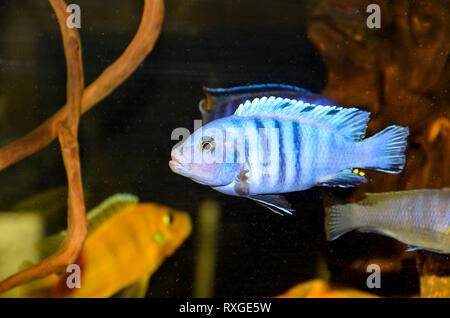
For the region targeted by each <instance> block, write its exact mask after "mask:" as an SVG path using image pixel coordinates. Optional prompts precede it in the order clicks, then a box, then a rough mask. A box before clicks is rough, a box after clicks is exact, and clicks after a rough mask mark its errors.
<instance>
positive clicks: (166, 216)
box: [163, 212, 173, 225]
mask: <svg viewBox="0 0 450 318" xmlns="http://www.w3.org/2000/svg"><path fill="white" fill-rule="evenodd" d="M163 222H164V224H167V225H169V224H172V222H173V215H172V213H170V212H168V213H166V214H164V217H163Z"/></svg>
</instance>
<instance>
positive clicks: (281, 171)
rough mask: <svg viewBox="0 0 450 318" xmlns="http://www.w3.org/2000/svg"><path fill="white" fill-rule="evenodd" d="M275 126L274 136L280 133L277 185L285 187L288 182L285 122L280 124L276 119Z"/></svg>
mask: <svg viewBox="0 0 450 318" xmlns="http://www.w3.org/2000/svg"><path fill="white" fill-rule="evenodd" d="M273 121H274V122H273V124H274V134H275V133H276V132H278V139H279V140H278V141H279V142H278V149H277V153H278V181H277V184H278V185H283V184H284V182H285V180H286V160H285V156H286V154H285V153H284V151H285V149H284V132H283V128H282V127H284V126H283V122H280V121H279V120H278V119H274V120H273Z"/></svg>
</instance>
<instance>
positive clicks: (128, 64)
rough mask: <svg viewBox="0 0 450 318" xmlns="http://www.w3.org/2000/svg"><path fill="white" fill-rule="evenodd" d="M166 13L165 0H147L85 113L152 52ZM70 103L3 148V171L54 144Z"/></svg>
mask: <svg viewBox="0 0 450 318" xmlns="http://www.w3.org/2000/svg"><path fill="white" fill-rule="evenodd" d="M163 16H164V2H163V0H145V5H144V11H143V14H142V19H141V23H140V25H139V28H138V31H137V33H136V35H135V36H134V38H133V40H132V41H131V43H130V44H129V46H128V47H127V48H126V49H125V51H124V52H123V54H122V55H121V56H120V57H119V58H118V59H117V60H116V61H115V62H114V63H113V64H111V65H110V66H109V67H108V68H107V69H106V70H105V71H104V72H103V73H102V74H101V75H100V76H99V77H98V78H97V79H96V80H95V81H94V82H93V83H92V84H90V85H89V86H88V87H87V88H86V89H85V90H84V93H83V98H82V101H81V112H82V113H85V112H86V111H88V110H89V109H91V108H92V107H93V106H94V105H95V104H96V103H98V102H99V101H101V100H102V99H103V98H105V97H106V96H108V95H109V94H110V93H111V92H112V91H113V90H114V89H116V88H117V87H118V86H119V85H120V84H122V82H123V81H125V80H126V79H127V78H128V77H129V76H130V75H131V74H132V73H133V72H134V71H135V69H136V68H137V67H138V66H139V65H140V64H141V63H142V61H143V60H144V59H145V57H146V56H147V55H148V54H149V53H150V52H151V51H152V49H153V47H154V45H155V42H156V40H157V38H158V35H159V33H160V31H161V25H162V21H163ZM67 106H68V105H64V107H62V108H61V109H60V110H59V111H58V112H56V113H55V114H54V115H53V116H52V117H50V118H49V119H47V120H46V121H45V122H44V123H42V124H41V125H40V126H38V127H37V128H36V129H34V130H33V131H31V132H30V133H29V134H27V135H25V136H24V137H22V138H20V139H18V140H16V141H13V142H11V143H10V144H8V145H6V146H4V147H3V148H0V171H1V170H3V169H5V168H6V167H8V166H10V165H12V164H14V163H16V162H18V161H20V160H22V159H23V158H26V157H28V156H30V155H32V154H34V153H35V152H37V151H39V150H41V149H42V148H44V147H45V146H47V145H48V144H50V143H51V142H52V141H53V140H54V139H55V138H56V137H57V136H58V128H57V126H58V123H59V122H60V121H61V120H62V119H63V118H64V116H65V113H66V109H67Z"/></svg>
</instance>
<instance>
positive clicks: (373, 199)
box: [358, 189, 450, 205]
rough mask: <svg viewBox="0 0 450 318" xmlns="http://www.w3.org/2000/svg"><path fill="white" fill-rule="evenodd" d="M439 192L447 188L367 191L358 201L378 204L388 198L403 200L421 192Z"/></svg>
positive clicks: (364, 203)
mask: <svg viewBox="0 0 450 318" xmlns="http://www.w3.org/2000/svg"><path fill="white" fill-rule="evenodd" d="M447 191H448V190H447ZM439 193H445V190H439V189H416V190H403V191H391V192H380V193H365V194H364V198H363V199H362V200H360V201H358V203H359V204H361V205H376V204H380V203H382V202H384V201H387V200H402V199H404V198H407V197H413V196H417V195H420V194H439ZM449 195H450V192H449Z"/></svg>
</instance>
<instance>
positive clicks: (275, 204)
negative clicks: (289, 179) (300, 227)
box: [248, 194, 295, 215]
mask: <svg viewBox="0 0 450 318" xmlns="http://www.w3.org/2000/svg"><path fill="white" fill-rule="evenodd" d="M248 198H249V199H252V200H253V201H255V202H256V203H258V204H260V205H262V206H264V207H266V208H268V209H269V210H271V211H272V212H275V213H277V214H280V215H284V214H289V215H292V213H293V212H295V210H294V209H292V206H291V203H290V202H289V201H288V200H286V198H285V197H284V196H282V195H276V194H258V195H251V196H248Z"/></svg>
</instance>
